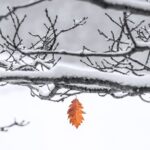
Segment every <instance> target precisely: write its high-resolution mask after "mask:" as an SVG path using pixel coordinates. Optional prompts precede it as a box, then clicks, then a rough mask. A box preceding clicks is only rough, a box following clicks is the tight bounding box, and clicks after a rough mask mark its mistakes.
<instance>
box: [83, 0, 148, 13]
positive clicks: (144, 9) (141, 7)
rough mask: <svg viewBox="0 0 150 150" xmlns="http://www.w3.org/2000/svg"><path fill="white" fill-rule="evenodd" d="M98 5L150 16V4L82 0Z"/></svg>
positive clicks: (110, 0) (134, 0)
mask: <svg viewBox="0 0 150 150" xmlns="http://www.w3.org/2000/svg"><path fill="white" fill-rule="evenodd" d="M80 1H85V2H90V3H93V4H96V5H97V6H99V7H102V8H104V9H115V10H121V11H129V12H131V13H133V14H140V15H144V16H149V15H150V3H148V2H143V1H136V0H130V1H127V0H80Z"/></svg>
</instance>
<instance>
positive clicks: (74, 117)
mask: <svg viewBox="0 0 150 150" xmlns="http://www.w3.org/2000/svg"><path fill="white" fill-rule="evenodd" d="M82 109H83V106H82V104H81V103H80V102H79V100H78V99H74V100H73V101H72V102H71V105H70V106H69V109H68V111H67V114H68V119H69V120H70V123H71V124H72V125H74V126H75V127H76V128H78V127H79V126H80V125H81V123H82V122H83V120H84V118H83V114H84V112H83V111H82Z"/></svg>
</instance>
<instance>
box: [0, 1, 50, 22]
mask: <svg viewBox="0 0 150 150" xmlns="http://www.w3.org/2000/svg"><path fill="white" fill-rule="evenodd" d="M45 1H51V0H38V1H34V2H32V3H28V4H25V5H20V6H14V7H12V8H11V11H9V12H8V13H6V14H5V15H1V16H0V21H2V20H3V19H6V18H7V17H8V16H10V15H11V14H12V13H14V12H16V11H17V10H20V9H25V8H28V7H32V6H34V5H37V4H39V3H42V2H45Z"/></svg>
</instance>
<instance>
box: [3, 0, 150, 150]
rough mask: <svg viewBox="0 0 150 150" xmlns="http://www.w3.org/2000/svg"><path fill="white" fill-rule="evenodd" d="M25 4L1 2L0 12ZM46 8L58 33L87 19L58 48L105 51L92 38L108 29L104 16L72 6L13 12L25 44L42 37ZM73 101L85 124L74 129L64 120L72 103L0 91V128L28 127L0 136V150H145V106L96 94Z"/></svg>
mask: <svg viewBox="0 0 150 150" xmlns="http://www.w3.org/2000/svg"><path fill="white" fill-rule="evenodd" d="M24 2H27V1H26V0H13V1H12V0H1V1H0V10H3V12H5V11H6V10H5V6H7V5H15V4H17V3H19V4H21V3H24ZM46 7H47V8H48V10H49V12H50V14H51V15H52V17H54V15H55V14H58V15H59V18H60V21H59V22H60V25H59V26H60V28H62V27H63V26H66V27H67V26H68V25H70V24H71V21H72V19H74V18H80V17H83V16H88V17H89V20H88V23H87V25H85V26H84V27H80V28H79V29H76V30H75V31H73V33H69V34H68V35H66V36H64V37H62V38H61V39H60V40H61V41H62V42H61V48H63V49H68V50H76V49H81V48H82V46H83V45H84V44H86V45H89V46H90V47H92V48H93V49H97V50H99V49H101V48H104V47H105V45H104V44H103V43H101V42H100V40H99V39H98V37H99V36H98V34H97V32H96V30H97V28H99V27H100V28H101V29H103V30H105V31H106V32H107V31H109V30H110V29H111V28H112V26H111V25H108V22H107V21H108V20H107V19H105V17H104V10H101V9H100V8H98V7H96V6H92V5H91V4H86V3H80V2H76V1H75V0H55V1H54V2H52V3H49V4H42V5H41V6H37V7H34V9H28V10H26V11H22V12H21V13H20V12H18V13H19V14H20V15H22V14H23V13H27V14H28V20H27V23H26V24H25V25H24V28H23V30H22V32H23V36H24V37H25V38H26V40H27V41H26V42H27V43H28V41H29V40H28V37H27V36H26V35H25V32H27V31H32V32H33V33H34V32H35V33H36V32H39V33H42V28H41V25H42V23H43V21H44V20H45V19H44V9H45V8H46ZM108 12H110V11H108ZM112 13H113V14H114V15H116V17H117V16H118V15H120V14H118V13H116V12H114V11H113V12H111V14H112ZM31 23H32V24H31ZM6 25H7V26H5V27H4V26H3V25H1V27H2V29H3V30H4V31H5V30H7V32H8V31H11V27H10V24H8V23H7V24H6ZM106 25H107V26H106ZM9 29H10V30H9ZM72 35H74V36H72ZM77 97H78V99H79V100H80V102H81V103H82V104H83V106H84V111H85V112H86V114H85V115H84V118H85V121H84V122H83V124H82V125H81V126H80V127H79V128H78V129H76V128H74V127H73V126H71V125H70V124H69V121H68V119H67V114H66V113H67V109H68V106H69V105H70V102H71V100H72V99H73V98H75V97H72V98H69V99H67V100H66V101H65V102H63V103H52V102H48V101H41V100H39V99H38V98H33V97H31V95H30V91H29V89H27V88H25V87H19V86H5V87H0V126H2V125H6V124H9V123H11V122H13V121H14V118H16V119H17V120H18V121H22V120H26V121H30V122H31V123H30V124H29V125H28V126H26V127H23V128H19V127H15V128H12V129H10V130H9V132H7V133H3V132H0V149H1V150H60V149H64V150H77V149H78V150H81V149H84V150H134V149H135V150H150V142H149V139H150V104H147V103H144V102H142V101H141V100H140V99H139V98H138V97H134V98H133V97H132V98H131V97H127V98H124V99H121V100H117V99H113V98H112V97H110V96H107V97H104V98H103V97H99V96H98V95H96V94H82V95H79V96H77Z"/></svg>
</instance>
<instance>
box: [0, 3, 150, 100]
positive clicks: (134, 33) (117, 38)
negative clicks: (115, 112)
mask: <svg viewBox="0 0 150 150" xmlns="http://www.w3.org/2000/svg"><path fill="white" fill-rule="evenodd" d="M40 2H43V1H37V2H33V3H31V4H27V5H24V6H16V7H14V8H12V9H11V8H9V7H8V13H7V14H6V15H4V16H5V17H7V18H9V19H11V22H12V25H13V27H14V33H13V36H12V35H9V34H5V33H4V32H3V29H1V30H0V36H1V39H2V42H1V43H0V54H1V55H3V58H2V59H1V60H0V82H1V86H4V85H6V84H17V85H20V86H26V87H28V88H29V89H30V91H31V95H32V96H37V97H39V98H40V99H44V100H50V101H57V102H58V101H63V100H64V99H66V98H67V97H70V96H72V95H77V94H81V93H83V92H90V93H91V92H92V93H98V94H99V95H101V94H106V95H107V94H109V95H111V96H113V97H115V98H123V97H126V96H140V97H141V96H143V95H144V94H147V93H149V92H150V84H148V83H149V71H150V66H149V58H150V52H149V48H150V42H149V38H150V29H149V24H146V23H145V21H144V20H141V21H139V22H138V23H137V22H135V21H134V19H132V15H133V13H137V14H139V13H142V14H145V15H148V12H149V3H148V2H136V4H137V5H134V6H133V3H132V2H126V3H125V2H124V1H122V2H121V1H113V2H112V1H91V2H93V3H96V4H98V5H100V6H101V5H102V6H104V4H103V3H105V7H106V6H107V5H108V6H107V7H109V6H110V8H114V9H120V10H129V11H130V12H132V13H129V12H123V14H122V17H120V18H118V20H117V19H114V18H113V17H111V16H110V15H109V14H107V13H106V14H105V15H106V18H108V19H109V20H110V22H112V23H114V25H116V28H118V30H119V33H115V31H111V32H110V35H107V34H106V33H105V32H103V31H102V30H103V29H98V34H99V35H100V37H103V38H104V39H105V40H106V41H107V42H109V43H110V45H109V46H108V49H104V50H101V51H96V50H93V49H91V48H90V47H87V46H86V45H84V46H83V48H82V50H77V51H75V52H69V51H67V50H64V49H63V50H62V49H59V40H58V38H59V37H60V36H61V35H62V34H67V32H71V31H72V30H75V29H76V28H77V27H81V26H82V28H84V26H83V25H84V24H85V23H86V22H87V19H88V18H87V17H83V18H82V19H81V20H73V23H72V26H70V27H68V28H62V29H59V28H57V23H58V19H59V18H58V16H56V17H55V18H54V19H52V18H51V16H50V15H49V12H48V10H47V9H45V18H46V19H47V23H44V28H45V33H43V35H40V34H38V33H31V32H29V36H31V37H32V38H33V39H37V40H36V42H34V43H31V45H30V46H28V47H27V46H26V45H25V44H24V39H23V38H22V37H21V36H20V28H21V27H22V26H23V24H24V22H25V20H26V17H27V16H26V15H25V16H24V17H22V18H19V17H18V16H17V13H16V10H17V9H21V8H27V7H30V6H32V5H35V4H38V3H40ZM110 4H111V5H110ZM140 4H142V5H140ZM145 5H147V7H146V8H145V7H144V6H145ZM112 6H113V7H112ZM131 6H133V7H131ZM105 7H104V8H105ZM107 7H106V8H107ZM143 7H144V8H143ZM145 11H146V12H145ZM138 12H139V13H138ZM4 16H1V21H2V19H3V18H5V17H4ZM141 54H142V55H143V56H144V57H145V58H144V59H142V60H141V59H137V58H138V57H137V56H139V55H141ZM64 57H71V58H74V57H75V58H77V59H78V60H79V63H80V65H79V64H78V65H69V64H64V63H63V61H61V59H62V58H64ZM97 58H98V59H97ZM137 81H138V82H137ZM141 99H143V98H141Z"/></svg>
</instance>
